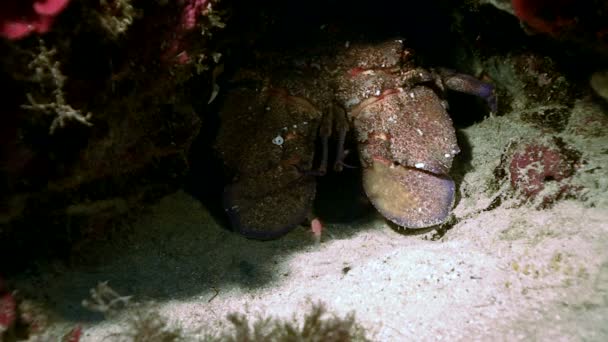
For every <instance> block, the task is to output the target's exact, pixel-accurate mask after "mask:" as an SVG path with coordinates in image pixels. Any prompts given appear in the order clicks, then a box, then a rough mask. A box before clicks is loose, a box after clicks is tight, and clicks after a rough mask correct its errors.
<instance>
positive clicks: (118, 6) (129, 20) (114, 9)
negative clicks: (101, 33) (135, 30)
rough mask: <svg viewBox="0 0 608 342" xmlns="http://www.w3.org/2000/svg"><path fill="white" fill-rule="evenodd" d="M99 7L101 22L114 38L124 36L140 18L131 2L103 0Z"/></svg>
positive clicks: (126, 0)
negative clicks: (136, 19) (135, 20)
mask: <svg viewBox="0 0 608 342" xmlns="http://www.w3.org/2000/svg"><path fill="white" fill-rule="evenodd" d="M99 5H100V9H99V14H98V15H99V17H98V18H99V22H100V24H101V26H102V27H103V28H104V29H105V30H106V31H107V32H108V33H109V34H110V36H112V37H114V38H116V37H119V36H121V35H123V34H124V33H125V32H126V31H127V29H128V28H129V27H130V26H131V24H133V20H134V19H135V18H137V17H138V16H139V13H138V11H137V10H136V9H135V7H133V5H132V4H131V0H101V1H100V3H99Z"/></svg>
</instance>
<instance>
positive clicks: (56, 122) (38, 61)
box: [22, 39, 92, 134]
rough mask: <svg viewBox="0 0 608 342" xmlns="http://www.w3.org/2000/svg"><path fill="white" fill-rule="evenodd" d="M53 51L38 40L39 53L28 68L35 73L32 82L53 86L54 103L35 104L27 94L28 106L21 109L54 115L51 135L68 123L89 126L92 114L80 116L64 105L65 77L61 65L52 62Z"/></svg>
mask: <svg viewBox="0 0 608 342" xmlns="http://www.w3.org/2000/svg"><path fill="white" fill-rule="evenodd" d="M55 53H56V50H55V49H51V50H49V49H47V47H46V46H45V44H44V41H43V40H42V39H41V40H40V53H39V54H38V55H37V56H36V57H34V60H33V61H32V62H31V63H30V64H29V65H28V67H29V68H30V69H31V70H32V71H34V72H35V74H34V76H33V81H35V82H37V83H43V84H44V83H45V82H50V83H52V85H53V96H54V101H53V102H51V103H37V102H36V101H35V100H34V98H33V96H32V95H31V94H27V99H28V101H29V102H30V104H29V105H23V106H22V108H24V109H29V110H34V111H40V112H44V113H50V114H54V115H55V118H54V119H53V122H52V123H51V127H50V128H49V131H50V133H51V134H53V133H54V132H55V130H56V129H57V128H58V127H64V126H65V125H66V123H67V122H68V121H77V122H80V123H81V124H83V125H85V126H91V123H90V122H89V120H90V119H91V116H92V114H91V113H87V114H82V113H81V112H80V111H79V110H76V109H74V108H72V106H71V105H69V104H68V103H66V100H65V94H64V91H63V87H64V84H65V80H66V77H65V76H64V75H63V74H62V73H61V65H60V63H59V62H58V61H56V60H54V55H55Z"/></svg>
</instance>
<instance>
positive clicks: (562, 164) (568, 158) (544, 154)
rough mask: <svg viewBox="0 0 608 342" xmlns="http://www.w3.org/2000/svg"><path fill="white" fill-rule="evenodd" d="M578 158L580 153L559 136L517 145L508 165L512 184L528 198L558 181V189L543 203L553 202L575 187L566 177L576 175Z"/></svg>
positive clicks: (546, 197)
mask: <svg viewBox="0 0 608 342" xmlns="http://www.w3.org/2000/svg"><path fill="white" fill-rule="evenodd" d="M578 159H579V154H578V152H576V151H574V150H570V149H567V148H566V147H565V146H564V143H563V142H562V141H561V140H559V139H552V140H548V141H539V142H530V143H525V144H522V145H520V146H517V147H516V150H515V152H514V153H513V154H512V156H511V161H510V163H509V165H508V172H509V175H510V179H511V186H512V187H513V188H514V189H517V190H519V191H520V192H521V193H522V195H523V196H524V197H525V198H534V197H536V196H537V195H538V194H539V193H540V192H541V191H542V190H543V189H544V188H545V185H546V183H547V182H549V181H555V182H557V184H558V187H557V190H556V192H555V193H552V194H548V195H547V196H545V197H544V198H543V199H542V204H543V205H546V204H549V203H550V202H552V201H553V200H555V199H557V198H558V197H562V196H564V195H567V194H568V193H570V192H571V191H573V190H574V189H573V188H572V187H571V186H570V184H569V183H568V182H567V181H566V180H567V179H568V178H569V177H571V176H572V175H573V174H574V172H575V170H576V167H577V161H578Z"/></svg>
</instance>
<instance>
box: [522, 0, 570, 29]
mask: <svg viewBox="0 0 608 342" xmlns="http://www.w3.org/2000/svg"><path fill="white" fill-rule="evenodd" d="M576 3H578V1H573V0H513V1H512V5H513V10H514V11H515V15H516V16H517V17H518V18H519V19H520V20H522V21H523V22H524V23H526V24H527V25H529V26H530V27H532V28H533V29H534V30H536V31H538V32H543V33H548V34H552V35H557V34H559V33H560V32H562V31H563V30H569V29H571V28H572V26H573V25H575V24H576V22H575V20H574V17H572V16H570V15H571V14H572V13H573V12H572V8H573V7H574V6H576Z"/></svg>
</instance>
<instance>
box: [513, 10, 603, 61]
mask: <svg viewBox="0 0 608 342" xmlns="http://www.w3.org/2000/svg"><path fill="white" fill-rule="evenodd" d="M512 6H513V11H514V12H515V15H516V16H517V17H518V18H519V19H520V20H521V21H522V22H523V23H524V24H525V25H527V26H528V27H530V28H532V30H534V31H536V32H540V33H544V34H548V35H550V36H552V37H554V38H558V39H563V40H572V41H577V42H579V43H583V44H585V45H588V46H590V47H592V48H593V49H597V50H598V51H603V52H604V53H606V52H607V51H608V50H607V49H608V39H606V38H607V35H606V33H607V32H608V25H607V24H606V23H607V22H608V21H607V19H608V18H607V17H608V2H606V1H603V0H589V1H575V0H513V1H512Z"/></svg>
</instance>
